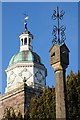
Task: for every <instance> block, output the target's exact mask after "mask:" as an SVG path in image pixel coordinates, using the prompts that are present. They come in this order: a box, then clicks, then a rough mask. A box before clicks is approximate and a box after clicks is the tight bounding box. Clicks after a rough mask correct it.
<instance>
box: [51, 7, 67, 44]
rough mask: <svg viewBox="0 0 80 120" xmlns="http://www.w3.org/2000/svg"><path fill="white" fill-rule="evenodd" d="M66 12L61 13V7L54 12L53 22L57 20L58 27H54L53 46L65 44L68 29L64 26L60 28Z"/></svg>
mask: <svg viewBox="0 0 80 120" xmlns="http://www.w3.org/2000/svg"><path fill="white" fill-rule="evenodd" d="M64 14H65V12H64V11H63V10H62V11H59V7H58V6H57V10H54V11H53V15H52V19H53V20H57V22H58V25H57V26H56V25H54V26H53V31H52V35H53V40H52V43H53V44H62V43H64V41H65V39H66V36H65V29H66V27H65V26H64V25H62V26H60V20H62V19H63V16H64Z"/></svg>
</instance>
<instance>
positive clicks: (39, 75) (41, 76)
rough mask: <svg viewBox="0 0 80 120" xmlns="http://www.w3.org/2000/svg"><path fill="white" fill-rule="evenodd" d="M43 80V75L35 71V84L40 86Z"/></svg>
mask: <svg viewBox="0 0 80 120" xmlns="http://www.w3.org/2000/svg"><path fill="white" fill-rule="evenodd" d="M43 80H45V78H44V76H43V74H42V73H41V71H40V70H39V71H37V72H36V73H35V81H36V82H37V83H40V84H41V83H42V82H43Z"/></svg>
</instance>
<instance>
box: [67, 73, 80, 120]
mask: <svg viewBox="0 0 80 120" xmlns="http://www.w3.org/2000/svg"><path fill="white" fill-rule="evenodd" d="M67 102H68V104H67V105H68V118H69V120H73V119H75V120H79V119H80V71H78V73H77V74H74V73H73V72H72V71H71V72H70V75H68V76H67Z"/></svg>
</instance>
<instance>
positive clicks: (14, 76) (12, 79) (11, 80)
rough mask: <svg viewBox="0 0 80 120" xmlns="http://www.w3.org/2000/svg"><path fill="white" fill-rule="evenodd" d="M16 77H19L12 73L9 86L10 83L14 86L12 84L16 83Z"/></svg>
mask: <svg viewBox="0 0 80 120" xmlns="http://www.w3.org/2000/svg"><path fill="white" fill-rule="evenodd" d="M16 76H17V75H16V74H15V73H14V72H13V71H12V72H11V74H10V76H9V81H8V84H9V83H10V84H12V83H13V82H14V80H15V78H16Z"/></svg>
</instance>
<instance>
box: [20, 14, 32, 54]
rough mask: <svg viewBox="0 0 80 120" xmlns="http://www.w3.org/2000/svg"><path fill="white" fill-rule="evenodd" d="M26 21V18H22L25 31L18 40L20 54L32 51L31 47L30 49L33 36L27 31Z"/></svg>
mask: <svg viewBox="0 0 80 120" xmlns="http://www.w3.org/2000/svg"><path fill="white" fill-rule="evenodd" d="M27 20H28V16H27V17H25V18H24V29H25V31H24V32H22V34H21V35H20V36H19V38H20V52H21V51H26V50H31V51H32V49H33V47H32V39H33V35H32V34H31V33H30V31H28V28H27Z"/></svg>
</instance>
